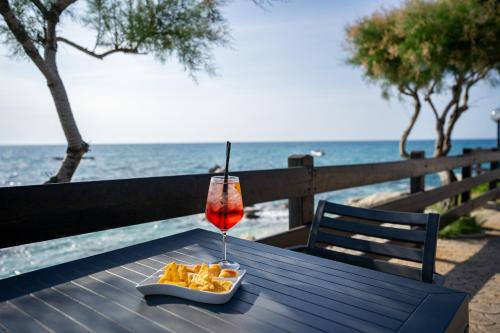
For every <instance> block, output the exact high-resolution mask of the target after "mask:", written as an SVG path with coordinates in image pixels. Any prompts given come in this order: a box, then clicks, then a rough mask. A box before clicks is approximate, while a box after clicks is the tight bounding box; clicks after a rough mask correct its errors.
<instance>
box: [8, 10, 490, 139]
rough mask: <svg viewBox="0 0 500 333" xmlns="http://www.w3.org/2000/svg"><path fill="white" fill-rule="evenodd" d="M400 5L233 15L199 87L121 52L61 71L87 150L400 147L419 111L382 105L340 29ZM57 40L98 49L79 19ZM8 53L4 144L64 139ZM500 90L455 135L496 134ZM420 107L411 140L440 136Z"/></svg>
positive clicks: (170, 66)
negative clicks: (130, 146) (372, 143)
mask: <svg viewBox="0 0 500 333" xmlns="http://www.w3.org/2000/svg"><path fill="white" fill-rule="evenodd" d="M397 3H399V1H381V0H377V1H375V0H357V1H319V0H314V1H306V0H303V1H299V0H290V1H287V2H278V3H276V4H275V5H274V6H272V7H270V8H267V9H264V10H263V9H261V8H258V7H256V6H254V5H253V4H252V3H251V1H234V2H233V3H230V4H229V5H228V6H227V8H226V9H225V12H226V16H227V18H228V21H229V25H230V27H231V29H232V38H233V41H232V47H231V48H226V49H216V50H214V55H215V61H216V64H217V73H218V76H217V77H214V78H210V77H208V76H207V75H205V74H200V75H199V82H198V83H197V84H196V83H195V82H193V81H192V80H191V79H190V78H189V76H188V75H187V74H186V73H185V72H184V71H183V70H182V67H181V66H179V64H178V63H177V62H176V61H175V60H174V59H172V60H171V61H169V62H167V63H165V64H161V63H159V62H156V61H155V60H154V59H153V57H151V56H130V55H114V56H111V57H109V58H106V59H105V60H103V61H100V60H96V59H94V58H90V57H88V56H86V55H84V54H81V53H78V52H77V51H74V50H72V49H70V48H69V47H67V46H61V47H60V52H59V63H60V72H61V75H62V76H63V79H64V81H65V83H66V88H67V90H68V93H69V96H70V100H71V102H72V106H73V110H74V113H75V117H76V119H77V122H78V124H79V127H80V130H81V132H82V134H83V136H84V139H86V140H87V141H89V142H91V143H143V142H213V141H217V142H220V141H225V140H232V141H312V140H398V139H399V136H400V134H401V132H402V130H403V128H404V126H406V124H407V122H408V119H409V117H410V112H411V105H410V104H408V103H404V102H403V103H402V102H401V101H398V100H397V99H393V100H391V101H389V102H388V101H386V100H383V99H382V98H381V95H380V89H379V87H377V86H375V85H370V84H367V83H366V82H365V81H364V80H363V78H362V73H361V71H360V70H359V69H356V68H352V67H349V66H347V65H346V64H345V59H346V57H347V54H346V53H345V51H344V49H343V47H342V44H343V40H344V27H345V26H346V25H347V24H348V23H352V22H354V21H355V20H356V19H357V18H359V17H362V16H364V15H368V14H370V13H372V12H373V11H374V10H376V9H379V8H381V7H382V6H385V7H391V6H393V5H395V4H397ZM60 34H61V35H63V36H65V37H68V38H70V39H74V40H79V41H82V43H84V44H87V45H89V46H90V45H91V44H92V36H91V35H90V34H89V33H88V32H86V31H83V30H81V29H80V28H78V27H77V26H75V25H73V24H66V25H65V26H63V27H62V29H61V33H60ZM6 54H7V51H6V49H5V48H4V47H3V46H0V144H32V143H36V144H46V143H63V142H64V136H63V133H62V130H61V129H60V126H59V123H58V119H57V115H56V112H55V109H54V106H53V104H52V101H51V98H50V94H49V92H48V89H47V87H46V85H45V82H44V80H43V78H42V76H41V75H40V74H39V73H38V72H37V69H36V68H35V67H34V66H33V65H32V64H31V63H29V62H28V61H19V60H13V59H10V58H8V57H7V56H6ZM499 91H500V90H499V88H498V87H497V88H490V87H488V86H486V85H481V86H478V87H476V89H475V90H473V93H472V98H471V100H472V105H471V108H470V110H469V111H468V112H467V113H465V114H464V116H463V117H462V118H461V120H460V122H459V123H458V125H457V127H456V131H455V137H456V138H493V137H494V136H495V134H496V128H495V125H494V123H493V122H492V121H491V120H490V119H489V117H488V114H489V111H490V110H491V109H493V108H494V107H498V106H500V93H499ZM433 127H434V123H433V118H432V115H431V112H430V110H424V111H423V114H422V116H421V117H420V119H419V122H418V124H417V126H416V128H415V130H414V132H413V134H412V136H411V138H412V139H431V138H433V137H434V129H433Z"/></svg>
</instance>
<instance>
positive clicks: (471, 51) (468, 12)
mask: <svg viewBox="0 0 500 333" xmlns="http://www.w3.org/2000/svg"><path fill="white" fill-rule="evenodd" d="M346 32H347V45H348V49H349V52H350V57H349V59H348V62H349V63H350V64H353V65H355V66H359V67H362V69H363V71H364V75H365V77H366V78H367V79H368V80H369V81H370V82H376V83H379V84H380V85H381V87H382V92H383V96H384V97H385V98H389V97H390V96H391V92H392V91H394V90H396V91H397V93H398V95H399V97H406V98H409V99H411V100H412V101H413V106H414V108H413V114H412V116H411V119H410V122H409V124H408V127H407V128H406V129H405V130H404V131H403V134H402V136H401V140H400V149H399V150H400V154H401V156H402V157H404V158H409V154H408V152H407V150H406V143H407V140H408V137H409V135H410V133H411V131H412V129H413V127H414V125H415V123H416V121H417V119H418V117H419V114H420V112H421V110H422V108H423V107H424V106H427V108H428V109H429V110H430V111H431V112H432V114H433V115H434V118H435V129H436V139H435V146H434V157H440V156H446V155H448V153H449V152H450V149H451V147H452V142H451V137H452V133H453V129H454V128H455V125H456V123H457V121H458V119H459V118H460V116H461V115H462V114H463V113H464V112H466V111H467V110H468V109H469V101H470V99H469V98H470V93H471V88H472V87H473V86H475V85H476V84H477V83H478V82H480V81H482V80H488V82H489V83H490V84H496V83H498V75H499V73H500V3H499V2H498V0H434V1H431V0H410V1H407V2H406V3H405V4H404V5H403V6H401V7H400V8H395V9H391V10H384V11H379V12H376V13H374V14H373V15H371V16H369V17H365V18H362V19H360V20H359V21H357V22H356V23H354V24H353V25H350V26H348V27H347V29H346ZM436 94H438V95H439V94H440V95H442V96H446V98H447V103H445V104H443V106H442V107H441V108H440V107H439V105H437V103H435V96H436Z"/></svg>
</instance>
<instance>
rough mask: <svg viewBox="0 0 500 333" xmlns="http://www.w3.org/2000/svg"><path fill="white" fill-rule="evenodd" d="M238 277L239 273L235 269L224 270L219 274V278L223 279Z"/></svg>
mask: <svg viewBox="0 0 500 333" xmlns="http://www.w3.org/2000/svg"><path fill="white" fill-rule="evenodd" d="M236 275H238V272H236V270H234V269H223V270H221V272H220V273H219V277H221V278H233V277H236Z"/></svg>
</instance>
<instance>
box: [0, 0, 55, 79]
mask: <svg viewBox="0 0 500 333" xmlns="http://www.w3.org/2000/svg"><path fill="white" fill-rule="evenodd" d="M0 14H1V15H2V16H3V18H4V20H5V23H7V26H8V27H9V30H10V31H11V32H12V34H13V35H14V37H15V38H16V40H17V41H18V42H19V44H21V46H22V48H23V50H24V52H25V53H26V55H27V56H28V57H29V58H30V59H31V60H32V61H33V62H34V63H35V65H36V66H37V67H38V69H39V70H40V72H42V74H44V75H45V76H46V77H47V76H48V75H50V70H49V69H48V67H47V65H46V63H45V61H44V59H43V58H42V56H41V55H40V53H39V52H38V49H37V48H36V46H35V44H34V43H33V41H32V40H31V38H30V36H29V35H28V33H27V32H26V28H24V26H23V24H22V23H21V22H20V21H19V19H18V18H17V17H16V15H15V14H14V13H13V12H12V10H11V8H10V5H9V1H8V0H0Z"/></svg>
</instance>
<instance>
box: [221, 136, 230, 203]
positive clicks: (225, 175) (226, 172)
mask: <svg viewBox="0 0 500 333" xmlns="http://www.w3.org/2000/svg"><path fill="white" fill-rule="evenodd" d="M230 155H231V142H229V141H227V142H226V168H225V169H224V186H223V187H222V192H223V193H227V177H228V173H229V156H230Z"/></svg>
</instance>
